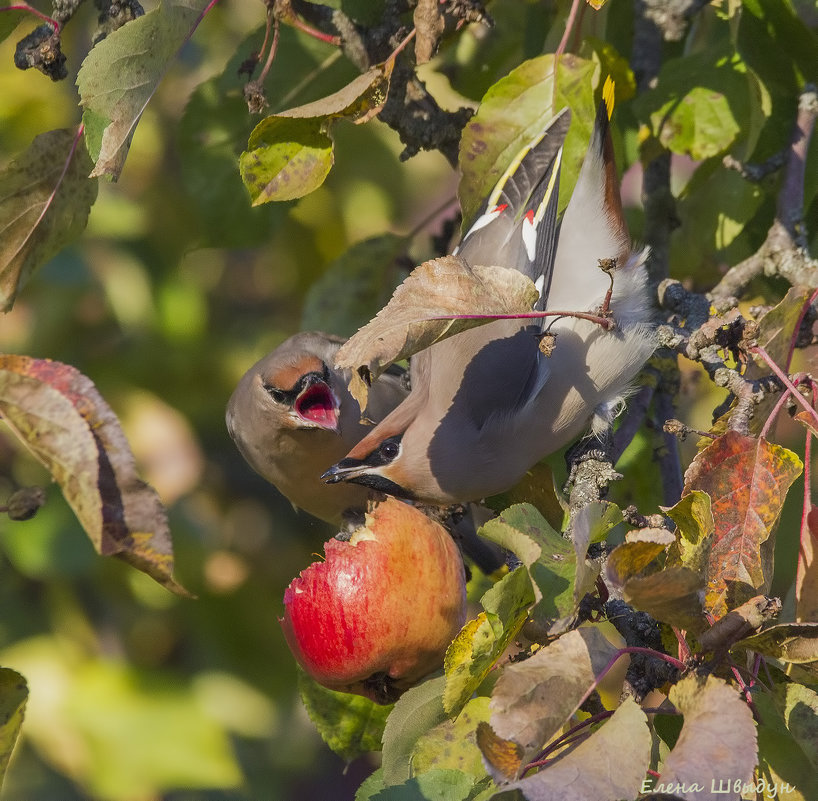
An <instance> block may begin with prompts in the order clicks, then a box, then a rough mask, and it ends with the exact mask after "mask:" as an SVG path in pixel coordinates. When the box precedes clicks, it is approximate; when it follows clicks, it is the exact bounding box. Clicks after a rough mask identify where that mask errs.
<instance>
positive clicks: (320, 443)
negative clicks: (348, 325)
mask: <svg viewBox="0 0 818 801" xmlns="http://www.w3.org/2000/svg"><path fill="white" fill-rule="evenodd" d="M343 342H344V340H343V339H341V338H339V337H334V336H330V335H328V334H323V333H320V332H315V331H308V332H304V333H300V334H296V335H295V336H292V337H290V338H289V339H287V340H286V341H284V342H283V343H282V344H281V345H279V346H278V347H277V348H276V349H275V350H274V351H272V352H271V353H269V354H267V355H266V356H265V357H264V358H262V359H260V360H259V361H258V362H256V363H255V364H254V365H253V366H252V367H251V368H250V369H249V370H248V371H247V372H246V373H245V374H244V376H243V377H242V379H241V380H240V382H239V384H238V386H237V387H236V389H235V391H234V392H233V395H232V396H231V398H230V401H229V403H228V406H227V415H226V420H227V429H228V431H229V432H230V436H231V437H232V438H233V440H234V441H235V443H236V445H237V446H238V449H239V451H241V454H242V455H243V456H244V458H245V459H246V460H247V462H248V463H249V464H250V466H251V467H252V468H253V469H254V470H255V471H256V472H257V473H259V474H260V475H261V476H262V477H263V478H265V479H267V481H269V482H270V483H272V484H274V485H275V486H276V487H277V488H278V489H279V491H280V492H281V493H282V494H283V495H284V496H285V497H287V498H288V499H289V500H290V502H291V503H292V504H293V505H294V506H296V507H298V508H300V509H303V510H304V511H306V512H308V513H309V514H311V515H313V516H315V517H318V518H320V519H321V520H326V521H327V522H329V523H332V524H334V525H337V526H342V525H344V524H345V523H346V522H347V521H348V519H349V518H350V517H354V516H356V515H359V514H360V513H362V512H363V511H364V510H365V509H366V504H367V500H368V498H369V497H370V495H371V492H370V491H369V489H368V488H367V487H365V486H357V485H355V484H346V485H345V484H340V485H336V486H330V485H327V484H324V483H322V482H321V481H319V480H318V477H319V476H320V475H321V473H322V472H323V471H324V470H326V468H327V466H328V465H330V464H332V462H333V461H336V460H337V459H340V458H341V457H342V456H343V455H344V454H345V453H347V451H349V449H350V448H352V447H353V446H354V445H355V444H356V443H357V442H358V441H360V439H361V438H362V437H364V436H365V435H366V434H367V433H368V432H369V431H371V430H372V429H371V426H367V425H365V424H364V423H363V422H362V421H361V410H360V408H359V406H358V403H357V401H355V399H354V398H353V397H352V396H351V395H350V394H349V391H348V389H347V383H348V380H349V375H348V374H347V373H345V372H344V371H340V370H337V369H335V368H334V367H333V362H334V359H335V353H336V352H337V351H338V348H339V347H340V346H341V345H342V344H343ZM402 372H403V371H401V370H398V369H395V370H393V371H392V372H390V373H387V374H386V375H383V376H381V378H380V379H379V380H378V381H377V382H376V383H375V385H374V387H373V393H372V402H371V403H370V405H369V408H368V410H367V413H368V415H369V416H371V417H372V419H373V420H374V421H376V422H377V421H380V420H382V419H383V418H384V417H386V415H387V414H388V413H389V412H391V411H392V410H393V409H395V407H396V406H398V404H399V403H400V402H401V401H402V400H403V399H404V398H405V397H406V395H407V388H406V386H405V383H404V382H403V380H402V375H401V374H402Z"/></svg>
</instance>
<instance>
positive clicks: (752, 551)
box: [685, 431, 802, 617]
mask: <svg viewBox="0 0 818 801" xmlns="http://www.w3.org/2000/svg"><path fill="white" fill-rule="evenodd" d="M801 469H802V465H801V461H800V460H799V458H798V457H797V456H796V455H795V454H794V453H792V452H791V451H788V450H787V449H786V448H782V447H781V446H780V445H775V444H773V443H770V442H767V441H766V440H764V439H755V438H753V437H746V436H743V435H741V434H739V433H737V432H735V431H729V432H727V433H726V434H724V435H723V436H721V437H719V438H718V439H716V440H714V441H713V443H712V444H711V445H709V446H708V447H707V448H705V449H704V450H703V451H701V452H700V453H699V454H698V455H697V456H696V458H695V459H694V460H693V462H692V463H691V465H690V467H688V469H687V472H686V473H685V491H686V492H689V491H691V490H694V489H700V490H704V491H705V492H707V494H708V495H709V496H710V497H711V499H712V512H713V519H714V521H715V525H716V530H715V537H714V542H713V547H712V549H711V551H710V558H709V568H708V587H707V598H706V608H707V609H708V610H709V611H710V612H711V613H712V614H713V615H714V616H716V617H721V616H722V615H724V614H725V613H726V612H727V610H728V609H729V608H732V607H735V606H738V605H740V604H741V603H743V602H744V601H746V600H748V599H750V598H752V597H753V596H755V595H758V594H759V593H762V594H763V593H766V591H767V590H768V589H769V586H770V581H771V580H772V550H773V547H774V544H775V537H774V530H775V525H776V523H777V521H778V516H779V515H780V513H781V507H782V505H783V503H784V499H785V498H786V495H787V491H788V490H789V488H790V485H791V484H792V482H793V481H795V479H796V478H797V477H798V475H799V474H800V473H801Z"/></svg>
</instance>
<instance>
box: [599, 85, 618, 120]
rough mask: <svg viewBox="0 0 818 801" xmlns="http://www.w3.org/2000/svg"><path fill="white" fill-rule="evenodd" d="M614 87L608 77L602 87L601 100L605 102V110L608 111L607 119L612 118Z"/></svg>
mask: <svg viewBox="0 0 818 801" xmlns="http://www.w3.org/2000/svg"><path fill="white" fill-rule="evenodd" d="M615 86H616V85H615V84H614V79H613V78H611V76H610V75H609V76H608V77H607V78H606V79H605V83H604V84H603V86H602V99H603V101H605V108H606V109H607V110H608V119H610V118H611V117H612V116H613V110H614V89H615Z"/></svg>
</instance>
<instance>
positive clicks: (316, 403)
mask: <svg viewBox="0 0 818 801" xmlns="http://www.w3.org/2000/svg"><path fill="white" fill-rule="evenodd" d="M339 406H340V403H339V401H338V398H336V397H335V393H334V392H333V391H332V388H331V387H330V385H329V384H327V382H326V381H323V380H320V379H319V380H316V381H313V382H311V383H310V384H309V385H308V386H307V387H306V388H305V389H304V390H302V392H301V393H300V394H299V395H298V397H297V398H296V399H295V403H294V404H293V409H294V410H295V413H296V414H297V415H298V416H299V417H300V418H301V419H302V420H303V421H304V422H305V423H307V424H309V425H312V426H315V427H316V428H323V429H325V430H326V431H331V432H333V433H334V434H339V433H340V430H339V423H340V419H339V415H338V412H339Z"/></svg>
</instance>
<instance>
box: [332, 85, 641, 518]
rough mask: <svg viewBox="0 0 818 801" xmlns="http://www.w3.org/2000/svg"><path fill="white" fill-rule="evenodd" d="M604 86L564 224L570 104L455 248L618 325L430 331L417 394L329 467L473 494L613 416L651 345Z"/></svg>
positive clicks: (335, 478) (443, 496)
mask: <svg viewBox="0 0 818 801" xmlns="http://www.w3.org/2000/svg"><path fill="white" fill-rule="evenodd" d="M603 97H604V99H603V101H602V102H601V103H600V106H599V109H598V112H597V116H596V121H595V124H594V130H593V133H592V136H591V141H590V144H589V147H588V151H587V154H586V156H585V159H584V162H583V165H582V168H581V170H580V174H579V177H578V179H577V183H576V187H575V189H574V192H573V194H572V196H571V199H570V201H569V204H568V206H567V208H566V210H565V213H564V215H563V217H562V220H561V222H560V223H559V225H558V224H557V199H558V195H559V175H560V162H561V158H562V145H563V141H564V138H565V135H566V133H567V130H568V127H569V124H570V112H569V111H568V110H563V111H562V112H561V113H560V114H558V115H557V116H556V117H555V118H554V119H553V120H552V122H551V123H550V124H549V125H548V127H547V128H546V130H545V131H544V132H543V133H542V134H541V136H540V137H538V138H537V139H536V140H535V141H534V142H532V143H530V144H529V145H528V146H527V147H525V148H524V149H523V151H522V152H521V153H519V154H518V155H517V157H516V158H515V159H514V160H513V161H512V163H511V164H510V165H509V167H508V169H507V170H506V172H505V174H504V175H503V176H502V177H501V178H500V180H499V181H498V182H497V184H496V185H495V187H494V189H493V190H492V192H491V193H490V194H489V196H488V197H487V198H486V200H485V201H484V203H483V204H482V207H481V210H480V213H479V215H478V216H477V218H476V221H475V222H474V223H473V224H472V226H471V227H470V228H469V230H468V231H467V232H466V234H465V236H464V237H463V239H462V241H461V244H460V245H459V248H458V249H457V251H456V252H457V253H458V254H459V256H461V257H462V258H463V259H464V260H465V261H466V262H467V263H468V264H470V265H486V266H495V265H499V266H505V267H513V268H516V269H517V270H519V271H520V272H522V273H524V274H525V275H527V276H528V277H529V278H530V279H531V280H532V281H534V283H535V285H536V286H537V288H538V290H539V291H540V298H539V301H538V302H537V305H536V306H535V309H536V310H539V311H543V310H544V311H556V310H559V311H567V312H591V313H599V312H602V314H607V315H609V318H608V319H609V320H610V321H611V322H613V323H614V325H613V326H611V327H610V328H606V327H604V326H602V325H600V324H599V323H598V322H594V321H591V320H586V319H580V318H577V317H571V316H565V317H558V318H557V319H556V322H555V321H554V318H543V319H542V320H538V321H537V322H536V324H532V322H531V320H520V319H517V320H514V319H512V320H495V321H493V322H490V323H487V324H485V325H482V326H480V327H478V328H473V329H471V330H468V331H464V332H462V333H459V334H456V335H455V336H452V337H450V338H449V339H446V340H442V341H440V342H438V343H435V344H434V345H432V346H431V347H429V348H427V349H426V350H424V351H422V352H421V353H420V354H418V355H416V356H415V357H413V360H412V389H411V392H410V394H409V395H408V397H407V398H406V399H405V400H404V401H403V402H402V403H401V404H400V405H399V406H398V407H397V408H396V409H395V410H394V411H393V412H391V413H390V414H389V415H387V417H386V418H385V419H384V420H383V421H381V423H380V424H378V425H377V426H376V427H375V428H374V429H372V430H371V431H370V432H369V433H368V434H367V435H366V436H365V437H364V438H363V439H362V440H361V441H360V442H358V443H357V444H356V445H355V446H354V447H353V448H351V449H350V451H349V453H348V454H347V455H346V457H345V458H343V459H341V460H340V461H339V462H338V463H337V464H335V465H334V466H333V467H331V468H330V469H329V470H328V471H327V472H326V473H325V474H324V479H325V480H326V481H327V482H328V483H330V484H335V483H337V482H351V483H355V484H359V485H362V486H364V487H370V488H372V489H375V490H379V491H382V492H385V493H388V494H392V495H396V496H398V497H402V498H406V499H415V500H419V501H423V502H426V503H435V504H441V505H443V504H451V503H462V502H466V501H475V500H479V499H481V498H484V497H487V496H490V495H494V494H497V493H499V492H503V491H505V490H507V489H508V488H509V487H511V486H513V485H514V484H516V483H517V482H518V481H519V480H520V479H521V478H522V476H523V475H524V474H525V472H526V471H527V470H528V469H529V468H530V467H532V466H533V465H534V464H535V463H536V462H538V461H539V460H540V459H542V458H543V457H545V456H547V455H549V454H551V453H553V452H555V451H557V450H559V449H560V448H561V447H563V446H564V445H566V444H568V443H569V442H570V441H571V440H573V439H575V438H576V437H577V436H578V435H580V434H582V433H583V432H584V431H587V430H588V428H589V427H591V428H593V429H595V430H597V431H598V430H601V429H603V428H604V427H605V426H606V425H610V422H611V421H612V419H613V417H614V416H615V413H616V411H617V410H618V408H620V407H621V405H622V403H623V396H624V395H625V394H626V393H627V390H628V387H629V385H630V384H631V382H632V381H633V379H634V378H635V376H636V374H637V372H638V371H639V370H640V369H641V367H642V366H643V364H644V363H645V361H646V360H647V358H648V357H649V356H650V354H651V352H652V351H653V349H654V347H655V346H654V336H653V325H652V319H651V318H652V311H651V303H650V296H649V290H648V282H647V274H646V270H645V268H644V262H645V259H646V256H647V251H646V250H635V249H633V248H632V245H631V240H630V237H629V235H628V230H627V227H626V224H625V219H624V215H623V211H622V203H621V199H620V195H619V183H618V178H617V172H616V165H615V162H614V154H613V146H612V143H611V137H610V128H609V124H610V113H611V112H612V108H613V92H612V86H611V85H610V82H607V83H606V88H605V90H604V91H603ZM603 260H604V261H603ZM601 263H604V264H606V265H607V266H608V268H609V272H610V277H609V275H608V274H607V273H606V272H604V271H603V270H602V269H601V268H600V264H601ZM611 289H612V292H611V293H610V297H609V298H608V299H607V302H606V295H608V293H609V290H611ZM469 311H471V310H469V309H464V310H463V313H464V314H467V313H469ZM546 328H547V329H548V331H549V332H550V333H553V334H556V345H555V347H554V349H553V352H552V353H551V355H550V356H546V355H544V353H543V352H542V351H541V350H540V347H539V343H540V340H541V339H542V334H543V332H544V330H545V329H546Z"/></svg>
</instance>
